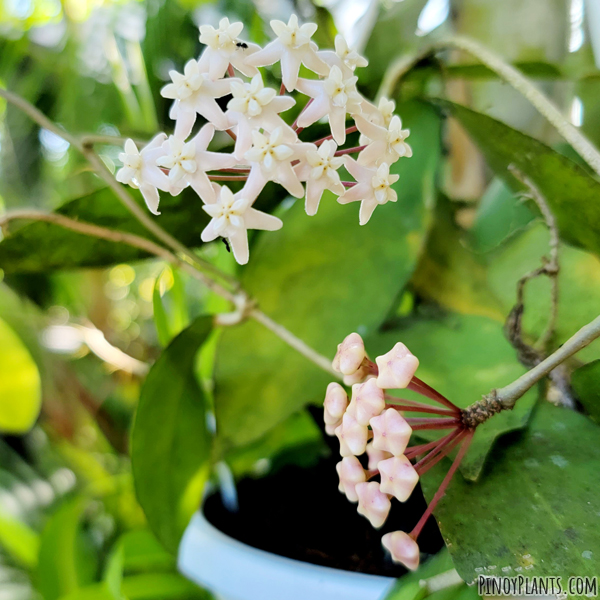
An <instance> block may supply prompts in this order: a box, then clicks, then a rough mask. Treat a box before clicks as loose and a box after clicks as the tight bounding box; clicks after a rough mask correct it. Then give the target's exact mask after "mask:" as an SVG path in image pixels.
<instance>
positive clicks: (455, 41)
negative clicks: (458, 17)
mask: <svg viewBox="0 0 600 600" xmlns="http://www.w3.org/2000/svg"><path fill="white" fill-rule="evenodd" d="M444 48H458V49H460V50H464V51H465V52H468V53H469V54H471V55H473V56H474V57H475V58H477V59H478V60H480V61H481V62H482V63H483V64H484V65H485V66H486V67H488V68H489V69H491V70H492V71H494V72H495V73H496V74H497V75H499V76H500V77H501V78H502V79H504V80H505V81H506V82H507V83H509V84H510V85H511V86H512V87H513V88H514V89H515V90H517V91H518V92H520V93H521V94H522V95H523V96H524V97H525V98H526V99H527V100H528V101H529V102H530V103H531V104H532V105H533V106H534V107H535V108H536V109H537V110H538V112H539V113H540V114H541V115H542V116H544V117H545V118H546V119H547V120H548V121H549V122H550V123H551V124H552V125H553V126H554V127H555V128H556V130H557V131H558V132H559V133H560V134H561V135H562V136H563V138H564V139H565V140H567V142H569V144H571V146H573V148H574V149H575V150H576V151H577V153H578V154H579V155H580V156H581V158H583V160H585V162H586V163H587V164H588V165H589V166H590V167H591V168H592V169H593V170H594V171H595V172H596V173H597V174H598V175H600V152H599V151H598V149H597V148H596V147H595V146H594V145H593V144H592V142H590V140H588V138H587V137H586V136H585V135H584V134H583V133H582V132H581V130H580V129H578V128H577V127H575V126H574V125H573V124H571V123H570V122H569V121H568V120H567V119H566V118H565V117H564V116H563V114H562V113H561V111H560V110H559V109H558V108H557V107H556V106H555V105H554V104H553V103H552V102H551V101H550V100H549V99H548V98H546V96H544V94H542V92H540V90H539V89H538V88H537V87H536V86H535V85H534V84H533V83H532V82H531V81H529V79H527V77H525V76H524V75H523V73H521V71H519V70H518V69H515V67H513V66H512V65H509V64H508V63H506V62H505V61H504V60H503V59H502V58H501V57H500V56H498V55H497V54H496V53H494V52H492V51H490V50H488V49H487V48H485V47H484V46H482V45H481V44H480V43H479V42H476V41H475V40H473V39H470V38H467V37H463V36H450V37H448V38H446V39H442V40H440V41H439V42H436V43H435V44H432V45H431V46H428V47H426V48H424V49H423V50H421V51H420V52H418V53H417V54H415V55H414V56H410V57H403V58H401V59H399V60H398V61H397V62H396V63H394V64H392V66H391V67H390V68H389V69H388V72H387V74H386V76H385V77H384V79H383V82H382V84H381V87H380V90H379V93H378V97H382V96H386V97H389V96H390V95H391V94H392V93H393V91H394V89H395V87H396V84H397V83H398V81H399V79H400V78H401V77H402V76H404V74H406V73H407V72H408V71H409V70H410V69H411V68H412V67H414V65H415V64H416V63H418V62H419V61H420V60H422V59H423V58H425V57H426V56H428V55H430V54H433V53H434V52H436V51H438V50H442V49H444Z"/></svg>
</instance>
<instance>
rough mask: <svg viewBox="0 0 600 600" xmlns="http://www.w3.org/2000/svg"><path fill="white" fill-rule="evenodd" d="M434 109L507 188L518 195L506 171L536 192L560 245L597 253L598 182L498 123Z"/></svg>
mask: <svg viewBox="0 0 600 600" xmlns="http://www.w3.org/2000/svg"><path fill="white" fill-rule="evenodd" d="M440 104H441V106H442V107H443V108H444V110H447V111H448V112H449V113H450V114H451V115H452V116H454V117H455V118H456V119H458V120H459V121H460V123H461V124H462V125H463V126H464V127H465V129H466V130H467V132H468V133H469V135H470V136H471V137H472V138H473V140H474V141H475V143H476V144H477V145H478V146H479V147H480V148H481V151H482V152H483V154H484V156H485V158H486V159H487V161H488V163H489V165H490V167H491V168H492V169H493V170H494V171H495V172H496V174H497V175H498V176H499V177H501V178H502V179H503V180H504V181H505V182H506V183H507V184H508V185H509V187H511V188H512V189H514V190H522V189H523V185H522V184H521V183H520V182H518V181H517V180H516V179H515V178H514V177H513V176H512V175H511V173H510V172H509V171H508V167H509V165H514V166H516V167H517V168H518V169H520V170H521V171H522V172H523V173H524V174H525V175H526V176H527V177H529V178H530V179H531V180H532V181H533V182H534V184H536V185H537V186H538V188H539V189H540V191H541V193H542V194H543V195H544V197H545V198H546V200H547V202H548V205H549V206H550V208H551V209H552V211H553V213H554V215H555V216H556V219H557V222H558V226H559V229H560V234H561V237H562V238H563V239H564V240H565V241H567V242H569V243H571V244H574V245H576V246H580V247H582V248H585V249H586V250H590V251H592V252H595V253H596V254H598V253H600V182H598V181H597V180H596V179H594V178H593V177H592V176H590V175H588V173H587V172H586V171H585V170H584V169H583V168H581V167H580V166H579V165H578V164H577V163H575V162H573V161H572V160H570V159H568V158H566V157H565V156H563V155H562V154H559V153H558V152H556V151H554V150H553V149H552V148H550V147H549V146H546V145H545V144H543V143H542V142H539V141H538V140H536V139H534V138H532V137H529V136H528V135H525V134H524V133H521V132H519V131H517V130H515V129H512V128H511V127H509V126H508V125H505V124H504V123H501V122H500V121H496V120H495V119H492V118H491V117H488V116H487V115H484V114H481V113H478V112H475V111H473V110H470V109H468V108H465V107H464V106H460V105H458V104H453V103H451V102H446V101H444V102H441V103H440Z"/></svg>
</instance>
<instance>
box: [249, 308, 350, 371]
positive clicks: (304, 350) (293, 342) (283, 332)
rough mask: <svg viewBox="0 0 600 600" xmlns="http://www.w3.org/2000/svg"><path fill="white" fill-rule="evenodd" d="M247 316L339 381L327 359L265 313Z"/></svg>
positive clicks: (256, 312) (253, 313)
mask: <svg viewBox="0 0 600 600" xmlns="http://www.w3.org/2000/svg"><path fill="white" fill-rule="evenodd" d="M249 316H250V317H252V318H253V319H254V320H255V321H258V322H259V323H262V324H263V325H264V326H265V327H267V328H268V329H270V330H271V331H272V332H273V333H275V334H276V335H278V336H279V337H280V338H281V339H282V340H283V341H284V342H286V343H287V344H288V345H290V346H291V347H292V348H295V349H296V350H297V351H298V352H300V354H303V355H304V356H305V357H306V358H308V359H309V360H311V361H312V362H314V363H315V364H316V365H317V366H319V367H321V368H322V369H323V370H324V371H327V372H328V373H330V374H331V375H333V376H334V377H336V378H337V379H339V377H340V374H339V373H336V371H334V370H333V368H332V366H331V361H330V360H329V359H328V358H325V357H324V356H322V355H321V354H319V353H318V352H316V351H315V350H313V349H312V348H311V347H310V346H308V345H306V344H305V343H304V342H303V341H302V340H301V339H300V338H297V337H296V336H295V335H293V334H292V333H291V332H290V331H288V330H287V329H285V327H283V326H282V325H280V324H279V323H276V322H275V321H273V320H272V319H271V318H270V317H268V316H267V315H266V314H265V313H263V312H261V311H259V310H252V311H250V313H249Z"/></svg>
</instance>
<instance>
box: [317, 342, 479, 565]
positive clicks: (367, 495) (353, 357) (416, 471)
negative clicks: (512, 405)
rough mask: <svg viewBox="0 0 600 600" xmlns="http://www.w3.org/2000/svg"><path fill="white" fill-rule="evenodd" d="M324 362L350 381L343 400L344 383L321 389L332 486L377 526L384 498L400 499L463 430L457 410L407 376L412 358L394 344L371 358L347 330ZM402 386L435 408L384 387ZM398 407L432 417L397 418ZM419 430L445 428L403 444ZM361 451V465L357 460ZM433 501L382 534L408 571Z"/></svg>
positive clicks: (414, 364)
mask: <svg viewBox="0 0 600 600" xmlns="http://www.w3.org/2000/svg"><path fill="white" fill-rule="evenodd" d="M332 366H333V368H334V370H335V371H337V372H339V373H341V374H342V375H343V381H344V383H345V384H346V385H348V386H352V394H351V398H350V399H349V398H348V394H347V393H346V390H345V388H344V387H343V386H342V385H340V384H339V383H335V382H334V383H330V384H329V386H328V387H327V393H326V395H325V412H324V420H325V428H326V431H327V433H328V434H329V435H335V436H337V438H338V439H339V443H340V454H341V456H342V460H341V461H340V462H339V463H338V464H337V467H336V468H337V472H338V476H339V489H340V491H341V492H342V493H344V494H345V495H346V497H347V498H348V500H350V501H351V502H357V503H358V512H359V513H360V514H361V515H363V516H365V517H366V518H367V519H368V520H369V521H370V522H371V524H372V525H373V527H376V528H379V527H381V526H382V525H383V524H384V523H385V521H386V519H387V517H388V514H389V512H390V509H391V507H392V500H393V499H395V500H396V501H398V502H405V501H406V500H407V499H408V498H409V497H410V495H411V494H412V492H413V490H414V489H415V487H416V485H417V483H418V481H419V478H420V476H421V475H422V474H423V473H424V472H425V471H427V470H428V469H430V468H431V467H433V466H434V465H435V464H436V463H437V462H439V460H441V459H442V458H443V457H444V456H446V455H447V454H448V453H449V452H450V451H451V450H452V448H454V447H455V446H456V445H457V444H458V443H460V442H461V441H463V440H464V439H466V438H467V437H469V436H470V435H471V433H470V432H469V431H468V430H466V428H465V426H464V424H463V423H462V420H461V411H460V409H459V408H457V407H456V406H455V405H454V404H452V403H451V402H450V401H449V400H447V399H446V398H444V397H443V396H442V395H441V394H439V393H438V392H436V391H435V390H434V389H433V388H431V387H430V386H428V385H427V384H425V383H424V382H422V381H421V380H420V379H418V378H417V377H415V372H416V370H417V368H418V366H419V361H418V359H417V358H416V357H415V356H414V355H413V354H411V352H410V351H409V350H408V348H407V347H406V346H405V345H404V344H402V343H400V342H398V343H397V344H396V345H395V346H394V347H393V348H392V349H391V350H390V351H389V352H388V353H387V354H383V355H382V356H378V357H377V358H376V359H375V362H372V361H371V360H370V359H369V358H368V356H367V354H366V352H365V346H364V343H363V340H362V338H361V337H360V336H359V335H358V334H357V333H352V334H350V335H349V336H348V337H346V339H345V340H344V341H343V342H342V343H341V344H340V345H339V346H338V350H337V353H336V355H335V358H334V360H333V365H332ZM406 388H409V389H412V390H414V391H416V392H419V393H420V394H422V395H423V396H426V397H427V398H429V399H432V400H435V401H437V402H438V403H440V404H442V405H443V407H437V406H433V405H431V404H425V403H420V402H415V401H412V400H401V399H399V398H397V397H395V396H391V395H388V394H387V393H386V390H390V389H406ZM404 411H412V412H419V413H425V414H433V415H434V417H420V418H414V419H411V418H405V417H404V416H403V415H402V412H404ZM419 429H451V430H452V431H451V433H450V434H448V435H446V436H445V437H443V438H441V439H440V440H436V441H435V442H431V443H428V444H422V445H419V446H410V447H409V445H408V444H409V441H410V438H411V435H412V433H413V430H419ZM364 453H366V460H365V463H367V464H366V465H365V464H364V463H363V462H361V461H360V460H359V458H357V457H358V456H361V455H362V454H364ZM420 455H425V456H424V458H423V459H421V460H420V461H417V462H415V464H413V463H412V462H411V460H413V459H416V458H417V457H418V456H420ZM375 479H377V480H375ZM446 485H447V484H446ZM433 507H434V502H432V504H431V505H430V506H429V508H428V511H426V514H425V515H424V516H423V518H422V519H421V521H420V522H419V524H418V525H417V527H415V529H414V530H413V532H411V534H407V533H405V532H403V531H395V532H392V533H388V534H386V535H384V536H383V538H382V543H383V545H384V547H385V548H386V549H387V550H388V551H389V552H390V553H391V555H392V559H393V560H394V561H396V562H400V563H402V564H403V565H404V566H406V567H407V568H408V569H411V570H414V569H416V568H417V567H418V565H419V546H418V544H417V542H416V539H417V537H418V535H419V533H420V531H421V529H422V527H423V525H424V523H425V521H426V519H427V517H428V516H429V514H430V512H431V510H433Z"/></svg>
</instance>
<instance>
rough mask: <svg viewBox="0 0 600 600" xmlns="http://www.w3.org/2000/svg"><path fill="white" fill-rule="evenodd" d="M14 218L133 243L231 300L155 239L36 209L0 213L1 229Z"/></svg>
mask: <svg viewBox="0 0 600 600" xmlns="http://www.w3.org/2000/svg"><path fill="white" fill-rule="evenodd" d="M15 220H27V221H45V222H47V223H54V224H55V225H59V226H60V227H64V228H65V229H70V230H71V231H75V232H77V233H81V234H82V235H87V236H90V237H96V238H100V239H104V240H108V241H111V242H116V243H120V244H126V245H128V246H133V247H134V248H139V249H140V250H144V251H145V252H148V253H149V254H153V255H154V256H158V257H159V258H162V259H164V260H166V261H168V262H170V263H171V264H173V265H175V266H177V267H179V268H181V269H182V270H184V271H186V272H188V273H189V274H190V275H192V276H193V277H194V278H195V279H197V280H198V281H201V282H202V283H203V284H204V285H206V286H207V287H208V288H209V289H211V290H213V291H214V292H216V293H217V294H219V295H220V296H223V297H224V298H226V299H227V300H231V301H233V297H234V296H233V294H232V293H231V292H230V291H229V290H227V289H225V288H224V287H223V286H221V285H220V284H219V283H217V282H216V281H214V280H212V279H210V278H208V277H207V276H206V275H205V274H203V273H202V272H200V271H198V270H197V269H195V268H194V267H192V266H191V265H190V264H189V263H187V262H184V261H182V260H181V259H179V258H177V256H176V255H175V254H173V252H171V251H170V250H168V249H167V248H164V247H163V246H160V245H158V244H156V243H155V242H153V241H151V240H148V239H146V238H144V237H141V236H139V235H134V234H132V233H128V232H126V231H120V230H118V229H109V228H108V227H101V226H99V225H95V224H93V223H86V222H85V221H78V220H77V221H76V220H75V219H71V218H69V217H65V216H64V215H61V214H59V213H45V212H41V211H37V210H27V209H25V210H18V211H12V212H9V213H7V214H5V215H2V217H0V227H3V228H4V227H5V226H6V225H8V223H10V222H11V221H15Z"/></svg>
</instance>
